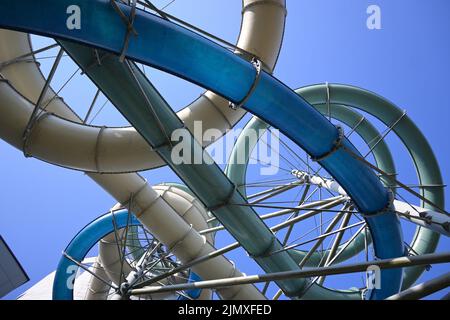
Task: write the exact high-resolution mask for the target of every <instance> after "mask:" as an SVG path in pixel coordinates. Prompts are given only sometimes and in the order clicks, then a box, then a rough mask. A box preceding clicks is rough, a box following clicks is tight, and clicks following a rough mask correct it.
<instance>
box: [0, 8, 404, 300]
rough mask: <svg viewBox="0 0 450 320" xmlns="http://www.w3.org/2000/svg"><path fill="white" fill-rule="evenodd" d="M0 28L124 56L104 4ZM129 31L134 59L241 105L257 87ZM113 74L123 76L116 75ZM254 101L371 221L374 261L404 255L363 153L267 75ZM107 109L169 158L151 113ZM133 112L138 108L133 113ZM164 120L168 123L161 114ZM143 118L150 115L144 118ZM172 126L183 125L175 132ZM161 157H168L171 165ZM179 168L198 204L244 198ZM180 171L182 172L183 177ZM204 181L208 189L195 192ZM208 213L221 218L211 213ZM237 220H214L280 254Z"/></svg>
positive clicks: (169, 32)
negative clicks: (74, 15)
mask: <svg viewBox="0 0 450 320" xmlns="http://www.w3.org/2000/svg"><path fill="white" fill-rule="evenodd" d="M117 5H118V6H119V7H120V9H121V10H122V11H123V13H124V14H125V15H126V16H129V15H130V11H131V10H130V7H128V6H126V5H123V4H120V3H117ZM73 6H77V7H78V8H80V12H81V23H80V29H71V28H68V25H67V19H68V17H69V15H68V14H67V12H68V8H69V7H72V8H73ZM69 12H70V11H69ZM0 27H3V28H9V29H15V30H20V31H25V32H29V33H35V34H41V35H44V36H50V37H54V38H57V39H59V40H70V41H74V42H78V43H82V44H84V45H88V46H92V47H96V48H99V49H104V50H106V51H110V52H113V53H116V54H121V53H122V52H123V49H124V39H125V35H126V32H127V28H126V26H125V24H124V22H123V21H122V19H121V17H120V16H119V15H118V13H117V12H116V11H115V10H114V8H113V6H112V5H111V3H110V1H105V0H103V1H102V0H78V1H68V0H43V1H39V2H36V1H31V0H22V1H15V2H1V3H0ZM134 28H135V30H136V31H137V33H138V36H136V37H134V36H132V37H131V40H130V43H129V46H128V48H126V49H127V50H126V52H125V54H126V56H127V57H128V58H129V59H131V60H134V61H138V62H142V63H144V64H147V65H149V66H153V67H156V68H158V69H161V70H164V71H167V72H169V73H172V74H174V75H176V76H179V77H181V78H184V79H186V80H189V81H191V82H193V83H196V84H198V85H201V86H202V87H205V88H207V89H209V90H211V91H213V92H215V93H217V94H220V95H221V96H223V97H225V98H227V99H228V100H230V101H232V102H234V103H237V104H239V103H240V102H241V101H243V100H245V98H246V97H247V96H248V94H249V92H250V91H251V90H250V89H251V88H253V86H254V83H255V79H256V78H257V71H256V70H255V68H254V65H253V64H252V63H250V62H248V61H246V60H244V59H242V58H240V57H238V56H236V55H235V54H233V53H231V52H230V51H228V50H226V49H225V48H223V47H220V46H219V45H217V44H215V43H213V42H212V41H210V40H208V39H206V38H204V37H202V36H200V35H198V34H195V33H193V32H191V31H189V30H187V29H184V28H182V27H180V26H177V25H175V24H173V23H170V22H168V21H166V20H164V19H162V18H159V17H157V16H155V15H152V14H149V13H146V12H143V11H140V10H138V11H137V13H136V18H135V21H134ZM69 51H70V50H69ZM70 53H72V52H70ZM72 56H73V54H72ZM75 60H76V59H75ZM136 69H137V68H136ZM118 75H119V76H120V75H121V74H120V73H118ZM121 80H122V79H121V78H120V77H118V78H117V77H113V78H111V77H110V78H109V79H105V83H103V85H102V86H100V87H101V88H102V89H103V87H105V86H107V85H110V86H114V85H116V90H120V87H121V84H120V81H121ZM122 85H124V83H122ZM103 91H105V90H104V89H103ZM251 93H252V94H251V95H250V96H249V98H248V99H247V100H246V103H245V105H244V108H245V109H246V110H248V111H250V112H252V113H253V114H255V115H257V116H258V117H259V118H261V119H263V120H264V121H266V122H267V123H269V124H271V125H272V126H274V127H276V128H278V129H280V131H281V132H282V133H284V134H285V135H286V136H287V137H288V138H290V139H291V140H293V141H294V142H295V143H297V144H298V145H300V146H301V147H302V148H303V149H305V150H306V151H307V152H308V153H309V154H310V155H311V156H312V157H314V158H317V159H322V160H320V164H321V165H322V166H323V167H325V168H326V169H327V170H328V171H329V172H330V174H331V175H332V176H333V177H334V178H335V180H336V181H337V182H338V183H339V184H340V185H341V186H342V187H343V188H344V189H345V191H346V192H347V193H348V194H349V195H350V196H351V198H352V199H353V201H354V202H355V204H356V205H357V206H358V208H359V210H360V211H361V212H362V213H364V215H365V218H366V220H367V222H368V225H369V228H370V230H371V233H372V238H373V243H374V248H375V255H376V256H377V257H378V258H393V257H398V256H402V255H404V247H403V240H402V234H401V229H400V225H399V221H398V218H397V216H396V215H395V214H394V213H393V212H392V211H389V210H387V209H389V208H390V204H391V203H390V196H389V192H388V191H387V189H386V188H385V187H384V186H383V185H382V183H381V182H380V180H379V179H378V177H377V176H376V175H375V174H374V173H373V172H372V171H371V170H370V169H369V168H368V167H367V166H366V165H365V164H363V163H362V162H360V161H359V160H357V159H356V158H355V157H353V156H352V155H351V154H350V153H349V152H347V151H346V149H347V150H351V152H353V153H355V154H359V153H358V151H357V150H356V149H355V148H354V147H353V146H352V144H351V143H350V142H349V141H348V140H347V139H345V138H343V139H342V140H341V141H340V144H339V145H341V146H344V147H345V148H342V147H341V148H336V143H337V142H338V141H339V136H340V134H339V130H338V129H337V128H336V127H334V126H333V125H332V124H331V123H330V122H329V121H328V120H327V119H326V118H325V117H324V116H322V115H321V114H320V113H319V112H317V111H316V110H314V109H313V108H312V107H311V105H309V104H308V103H307V102H306V101H305V100H304V99H302V98H301V97H299V96H298V95H296V94H295V92H293V91H292V90H291V89H289V88H288V87H286V86H285V85H284V84H282V83H281V82H279V81H278V80H277V79H275V78H274V77H272V76H270V75H269V74H267V73H266V72H261V74H260V79H259V83H258V85H257V86H256V87H255V88H254V90H253V92H251ZM118 95H119V94H118ZM110 99H111V96H110ZM111 100H114V99H111ZM140 100H142V96H141V97H140ZM136 102H138V103H136ZM113 103H114V104H115V105H116V107H118V108H119V109H120V110H121V111H122V113H124V115H125V116H126V117H127V119H128V120H129V121H130V122H131V123H132V124H133V125H134V126H135V127H136V129H137V130H138V131H139V132H140V133H141V134H142V135H143V136H144V138H145V139H146V140H147V141H148V142H151V145H152V146H153V147H157V148H158V150H159V151H160V154H162V153H163V152H166V153H167V152H168V151H169V150H168V146H167V145H166V144H167V143H168V142H167V141H165V138H164V135H163V134H162V132H160V131H161V130H160V129H158V128H157V127H156V128H155V126H149V123H148V122H146V121H145V119H147V120H148V119H149V117H150V118H151V117H153V116H152V114H151V112H150V111H149V110H148V108H143V107H142V101H139V100H138V101H136V100H134V101H128V106H127V107H125V106H124V105H119V104H117V103H115V102H113ZM125 105H126V104H125ZM139 105H140V106H141V108H138V107H137V106H139ZM133 108H134V109H133ZM165 113H166V115H168V114H167V112H165ZM143 114H146V115H147V116H146V117H142V116H143ZM172 115H173V116H174V117H176V116H175V115H174V114H172ZM160 116H161V114H160ZM173 124H174V123H173V122H172V125H173ZM170 125H171V124H170V123H169V124H165V126H170ZM174 125H175V126H176V127H178V128H179V127H180V126H179V125H180V124H174ZM155 134H156V135H155ZM167 155H168V154H166V157H164V158H167ZM179 167H180V168H178V169H176V171H178V172H177V173H178V174H179V175H180V176H181V177H182V178H184V179H183V180H185V182H186V183H187V184H188V186H190V187H191V189H193V191H194V193H196V195H197V196H198V197H199V198H200V199H201V200H202V201H203V202H205V200H208V202H211V203H213V202H215V203H216V205H219V204H223V205H224V206H225V207H227V206H226V204H227V203H228V202H229V201H233V202H235V201H237V202H241V201H243V198H242V196H240V195H239V194H236V193H235V192H232V191H233V190H232V188H231V187H234V186H231V187H230V188H229V189H221V190H217V191H216V193H214V189H209V188H208V187H213V185H209V183H207V182H206V181H204V179H202V174H201V171H202V170H203V169H202V168H199V169H198V171H196V166H195V165H194V166H189V167H188V166H179ZM183 170H186V171H185V172H183ZM187 172H188V173H187ZM213 177H214V176H213ZM211 178H212V177H211ZM219 179H220V178H219ZM187 180H189V181H187ZM200 183H203V184H205V186H203V187H200ZM193 186H194V187H196V188H193ZM200 188H201V189H206V190H209V191H210V192H209V194H208V193H207V194H206V195H202V194H200V192H198V191H199V189H200ZM224 195H225V196H224ZM227 195H229V196H227ZM214 198H215V199H214ZM212 199H213V200H214V201H213V200H212ZM222 209H223V208H222ZM212 211H213V213H215V214H217V212H214V210H212ZM243 212H244V211H243V210H236V209H235V210H227V213H228V214H229V216H220V217H219V216H218V218H219V220H220V221H221V222H222V223H223V224H224V225H225V226H226V227H227V229H228V230H229V231H230V232H231V233H232V234H233V236H235V237H236V238H237V239H238V240H239V238H241V239H242V240H246V239H247V240H248V241H249V242H248V243H246V241H243V243H242V244H243V246H244V247H246V249H247V251H249V253H250V254H252V255H254V256H259V257H262V256H264V255H265V254H266V253H267V250H273V249H275V250H276V247H277V245H274V244H276V243H277V241H274V239H273V237H272V236H269V235H268V234H267V233H266V232H265V231H264V230H267V227H266V226H265V225H264V224H263V223H262V222H261V221H260V220H258V219H257V218H251V217H250V218H249V221H252V222H257V221H260V222H259V223H258V222H257V223H256V225H253V228H250V224H249V225H247V227H245V221H243V219H242V218H243V217H245V218H246V216H242V213H243ZM226 222H227V223H226ZM246 230H247V231H248V230H253V232H254V233H255V234H258V233H259V232H260V231H261V233H260V236H262V237H259V238H256V240H255V237H252V235H251V234H248V233H246ZM264 235H265V236H264ZM275 256H277V255H275ZM280 257H281V256H280ZM256 260H257V261H258V259H256ZM262 260H264V261H265V262H266V264H265V267H264V269H265V270H266V271H272V272H274V271H282V270H285V268H295V267H297V265H296V264H295V262H293V261H291V260H289V258H286V260H283V259H279V260H277V259H267V258H262ZM260 264H261V262H260ZM401 274H402V271H401V270H398V269H396V270H389V271H383V273H382V281H381V285H382V289H381V290H374V291H373V292H372V293H371V296H370V298H373V299H382V298H385V297H387V296H390V295H392V294H394V293H396V292H398V291H399V289H400V286H401V279H402V276H401ZM282 287H283V289H284V290H285V292H286V293H287V294H292V295H295V294H300V293H301V292H300V291H301V290H302V289H303V288H304V284H301V281H299V279H297V280H294V281H290V282H289V283H285V284H283V286H282Z"/></svg>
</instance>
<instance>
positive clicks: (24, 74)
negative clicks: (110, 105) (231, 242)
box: [0, 0, 286, 173]
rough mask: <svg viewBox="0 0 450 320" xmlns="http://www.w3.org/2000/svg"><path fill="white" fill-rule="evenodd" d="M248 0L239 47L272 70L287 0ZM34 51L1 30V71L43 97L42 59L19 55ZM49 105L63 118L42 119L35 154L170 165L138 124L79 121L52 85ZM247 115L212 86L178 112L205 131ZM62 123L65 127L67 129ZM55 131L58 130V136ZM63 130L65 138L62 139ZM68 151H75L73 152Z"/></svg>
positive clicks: (79, 161)
mask: <svg viewBox="0 0 450 320" xmlns="http://www.w3.org/2000/svg"><path fill="white" fill-rule="evenodd" d="M242 4H243V8H242V25H241V31H240V34H239V39H238V42H237V46H238V47H239V48H242V49H243V50H245V51H247V52H251V53H253V54H254V55H255V56H258V57H259V59H261V61H263V62H264V66H265V68H266V70H267V71H270V72H271V71H272V70H273V69H274V67H275V64H276V61H277V59H278V55H279V52H280V48H281V44H282V38H283V34H284V24H285V18H286V7H285V0H270V1H267V0H243V1H242ZM30 52H32V48H31V45H30V39H29V37H28V36H27V34H24V33H19V32H15V31H9V30H0V74H1V75H3V77H4V78H5V79H8V81H9V82H10V83H11V85H12V86H13V87H15V88H16V90H17V91H19V92H20V93H21V94H22V95H24V97H25V98H26V99H27V100H30V101H37V99H38V97H39V95H40V92H41V91H42V87H43V86H44V83H45V78H44V77H43V75H42V73H41V71H40V69H39V65H38V62H37V61H36V60H35V59H34V57H29V58H26V59H19V60H14V59H15V58H16V57H20V56H23V55H26V54H29V53H30ZM7 62H9V63H7ZM3 95H7V93H5V94H3V93H2V94H0V105H4V100H3V103H2V101H1V98H2V96H3ZM47 104H48V106H47V109H46V110H47V111H48V112H51V113H55V114H56V115H58V116H59V117H58V116H56V115H47V116H46V121H45V124H43V123H42V122H38V123H37V124H36V126H35V128H34V130H33V132H32V133H31V134H30V138H29V141H28V144H27V145H28V147H27V150H26V152H27V154H28V155H29V156H33V157H36V158H39V159H42V160H44V161H46V162H50V163H54V164H57V165H59V166H63V167H68V168H72V169H76V170H82V171H85V172H102V173H124V172H135V171H141V170H146V169H151V168H154V167H158V166H161V165H163V164H164V163H163V162H162V161H161V159H160V158H159V157H158V155H157V154H156V153H155V152H154V151H152V150H151V149H150V148H149V147H148V144H147V143H146V142H145V140H144V139H142V137H141V136H140V135H139V134H138V133H137V132H136V130H135V129H134V128H132V127H130V128H100V127H94V126H88V125H85V126H82V125H80V124H78V123H79V122H81V121H80V119H79V118H78V116H77V115H76V114H75V113H74V112H73V111H72V110H71V109H70V108H69V106H68V105H67V104H66V103H65V102H64V100H62V99H61V98H59V97H58V96H56V98H55V92H54V91H53V90H51V89H50V90H48V92H47V94H46V96H45V99H44V103H43V105H47ZM243 115H244V110H232V109H230V108H229V107H228V101H226V100H225V99H223V98H221V97H219V96H218V95H216V94H214V93H212V92H210V91H208V92H205V93H204V94H203V95H201V96H200V97H199V98H198V99H197V100H196V101H194V102H193V103H192V104H190V105H189V106H187V107H186V108H184V109H183V110H181V111H180V112H178V116H179V117H180V119H181V120H182V121H183V122H184V123H185V124H186V126H187V127H188V128H190V129H192V127H193V124H194V121H202V123H203V128H204V130H207V129H210V128H215V129H218V130H220V131H221V132H222V133H224V132H226V130H228V129H231V128H232V127H233V126H234V125H235V124H236V122H237V121H239V120H240V119H241V118H242V116H243ZM60 117H62V118H63V119H67V120H71V121H73V122H67V121H64V120H63V119H61V118H60ZM26 118H29V115H28V116H26ZM4 120H5V122H6V119H4ZM0 121H1V120H0ZM5 125H6V124H5ZM2 127H4V124H3V123H2ZM62 127H64V130H61V129H62ZM0 130H1V129H0ZM55 130H57V131H58V133H57V134H56V135H55ZM60 135H64V138H62V137H61V139H60V138H57V137H60ZM49 141H51V143H49ZM207 143H209V142H205V146H206V144H207ZM50 146H51V147H50ZM61 150H66V152H60V151H61ZM67 150H70V151H71V152H69V153H67ZM92 150H95V151H92ZM80 155H83V156H80ZM86 155H89V156H86Z"/></svg>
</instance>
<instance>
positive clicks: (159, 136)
mask: <svg viewBox="0 0 450 320" xmlns="http://www.w3.org/2000/svg"><path fill="white" fill-rule="evenodd" d="M64 47H65V49H66V50H67V51H68V52H70V53H71V54H72V56H73V57H74V58H75V60H76V61H77V62H78V63H79V64H80V65H82V66H83V65H85V63H88V61H89V52H85V53H84V56H83V53H82V50H81V48H79V46H77V45H70V44H68V43H64ZM75 54H76V55H77V57H75ZM110 60H111V59H107V60H105V61H104V62H103V63H102V68H101V69H102V72H98V70H97V71H90V70H89V71H88V74H89V75H90V76H91V77H92V79H93V80H94V82H96V83H97V85H99V86H100V87H102V88H103V90H105V92H110V93H112V94H114V93H115V92H117V90H111V89H109V88H108V85H109V84H108V83H107V81H105V80H104V79H111V78H112V75H113V74H112V73H111V74H108V70H109V68H111V66H114V63H116V65H115V66H114V68H112V69H114V70H115V73H114V75H115V76H116V77H117V76H118V74H119V73H118V70H120V68H125V67H124V66H122V65H120V63H119V62H117V60H116V59H115V58H114V59H113V61H112V62H111V61H110ZM93 70H94V69H93ZM125 70H126V69H125ZM135 72H136V73H138V70H135ZM120 78H121V79H127V77H126V73H125V72H122V74H121V77H120ZM128 78H129V76H128ZM102 82H103V83H107V85H106V86H104V85H103V86H102ZM131 82H132V79H129V81H124V83H127V84H128V83H131ZM141 85H142V86H143V87H144V88H145V89H147V87H148V85H147V86H145V79H142V78H141ZM124 86H126V85H124ZM108 89H109V90H108ZM150 89H152V90H153V92H152V91H151V90H150V91H149V90H148V89H147V92H148V93H147V94H148V96H149V97H150V96H151V97H153V98H152V104H153V105H154V107H155V108H156V109H158V110H159V111H160V109H161V104H164V101H163V100H161V99H160V101H157V100H156V99H155V97H156V98H157V97H158V96H157V93H156V92H155V91H154V88H151V87H150ZM137 90H138V88H136V89H135V90H132V89H131V88H130V89H127V88H126V87H123V88H122V92H121V94H120V97H116V98H113V97H112V96H111V95H110V99H111V100H112V101H114V102H116V104H117V101H120V100H118V99H123V100H122V105H126V101H133V100H135V99H134V98H133V97H132V95H130V96H128V95H126V96H125V92H137ZM116 95H117V94H116ZM134 105H138V102H137V101H135V102H134ZM166 110H170V109H169V108H168V107H167V106H166ZM159 111H157V112H159ZM138 113H139V112H137V113H135V115H136V114H138ZM159 113H160V114H159V116H158V117H159V120H160V121H161V123H164V124H168V126H166V127H165V130H166V131H167V132H172V131H173V130H175V129H176V128H181V124H178V126H177V124H176V123H175V124H172V127H171V126H170V125H171V122H172V123H174V120H173V119H174V118H170V115H171V113H170V111H168V112H166V113H168V114H161V112H159ZM135 115H134V116H135ZM129 119H130V118H129ZM138 119H140V121H144V122H145V123H147V124H148V125H150V127H152V128H158V123H157V121H156V119H155V118H150V117H149V116H148V115H144V114H139V116H135V118H133V120H134V121H136V120H138ZM133 120H131V122H133ZM152 123H153V125H152ZM156 131H157V129H156ZM149 136H150V137H151V138H148V139H149V140H150V141H151V143H152V144H153V145H158V144H159V145H163V142H164V134H163V132H159V133H158V132H152V133H151V135H149ZM152 139H153V140H152ZM166 149H168V150H169V152H166V154H165V155H164V152H165V151H163V150H166ZM160 150H161V151H160V152H161V156H162V157H163V158H164V159H167V161H168V162H169V163H170V161H171V157H170V156H171V153H170V148H169V146H167V147H165V146H162V147H160ZM172 167H173V169H174V170H175V171H176V172H177V173H178V174H179V175H180V176H181V177H182V178H184V180H185V181H186V183H187V184H188V185H189V186H190V187H191V188H192V189H193V191H194V192H195V191H197V192H198V193H197V194H198V196H199V198H200V199H201V200H202V201H204V202H205V203H206V204H209V205H210V206H213V207H214V206H215V203H214V200H213V202H211V200H209V199H207V198H205V197H204V195H206V194H208V193H209V194H210V195H211V194H213V192H211V190H230V188H229V187H228V188H226V187H225V188H224V187H223V185H225V184H224V183H223V185H222V186H220V184H219V183H220V181H221V178H220V175H217V174H214V173H213V172H212V171H211V170H210V169H211V168H213V167H212V166H210V167H209V168H208V166H206V170H205V171H209V173H208V172H206V173H205V172H202V171H201V170H200V169H198V168H199V167H200V166H199V165H195V166H188V167H186V166H174V165H172ZM192 167H197V169H195V171H197V173H196V175H197V176H200V177H201V176H203V177H204V181H202V182H201V183H198V182H197V185H198V186H197V185H196V183H195V182H194V183H192V181H195V180H198V179H199V178H198V177H195V176H194V175H193V174H192V173H189V169H190V168H192ZM180 168H181V169H180ZM216 169H217V170H216V172H220V170H219V169H218V168H216ZM195 171H194V172H195ZM213 176H214V177H216V178H215V179H211V177H213ZM190 181H191V183H190ZM206 181H208V182H209V181H214V183H216V185H214V186H212V185H209V184H208V182H206ZM222 181H225V180H223V179H222ZM225 183H226V182H225ZM225 186H226V185H225ZM201 188H206V189H201ZM219 194H220V195H219V196H222V194H223V192H219ZM202 195H203V198H202ZM212 197H217V195H214V194H213V195H212ZM208 201H209V203H208ZM236 201H238V199H236V200H235V201H233V203H236ZM216 203H217V202H216ZM220 203H224V201H222V202H219V204H220ZM217 211H218V210H217ZM233 211H234V212H231V214H233V213H235V211H236V209H234V210H233ZM213 212H214V210H213ZM214 213H215V214H216V215H218V214H219V215H220V213H217V212H214ZM225 216H226V217H230V214H227V215H225ZM243 217H246V218H248V217H250V215H249V214H246V215H243ZM220 220H222V223H223V224H224V225H225V226H227V227H228V228H229V230H230V229H231V230H233V229H232V228H235V230H236V229H238V228H241V230H242V229H243V228H242V224H244V223H243V221H242V219H241V221H240V224H239V226H237V227H236V226H233V225H232V222H231V223H230V222H228V223H227V222H225V221H223V220H224V218H222V219H220ZM256 221H257V220H256ZM230 225H231V228H230ZM249 226H250V227H249V228H248V229H247V230H248V231H246V232H245V234H244V235H246V236H248V235H249V234H251V232H252V230H253V229H255V228H254V222H250V223H249ZM235 237H236V238H238V237H239V235H237V236H236V234H235ZM241 239H243V238H242V236H241ZM238 240H239V238H238ZM240 242H241V243H242V244H243V246H244V247H246V243H248V240H247V242H245V239H243V240H241V241H240ZM248 248H249V246H248V245H247V250H249V249H248ZM251 249H252V248H251V247H250V250H251ZM268 249H269V247H266V250H268ZM275 250H276V249H275ZM254 255H255V254H254ZM276 258H277V259H276V260H277V262H278V263H280V262H281V261H282V260H281V259H283V257H276ZM284 259H286V258H284ZM256 260H257V261H258V262H259V263H260V264H261V260H262V262H263V263H264V261H263V259H256ZM267 260H269V259H267ZM263 266H264V264H263ZM285 291H286V289H285Z"/></svg>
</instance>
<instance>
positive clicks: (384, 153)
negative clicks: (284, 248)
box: [225, 105, 395, 290]
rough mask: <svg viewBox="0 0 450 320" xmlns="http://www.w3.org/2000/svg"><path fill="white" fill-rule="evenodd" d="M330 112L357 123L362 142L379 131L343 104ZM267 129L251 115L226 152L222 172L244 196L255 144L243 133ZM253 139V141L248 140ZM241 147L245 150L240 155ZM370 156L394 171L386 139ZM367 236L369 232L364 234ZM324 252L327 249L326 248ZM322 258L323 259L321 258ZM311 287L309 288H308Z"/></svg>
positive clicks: (346, 254) (358, 243)
mask: <svg viewBox="0 0 450 320" xmlns="http://www.w3.org/2000/svg"><path fill="white" fill-rule="evenodd" d="M314 107H315V108H316V109H317V110H319V111H320V112H321V113H322V114H328V106H324V107H322V106H320V107H319V106H314ZM330 111H331V117H332V118H334V119H336V120H339V121H341V122H343V123H344V124H346V125H348V126H349V127H354V126H355V124H359V125H358V126H357V128H356V129H355V132H356V133H357V134H359V135H360V136H361V138H362V139H363V140H364V141H365V142H366V143H370V142H372V143H373V142H374V141H376V140H374V138H376V137H379V132H378V131H377V129H376V128H375V127H374V126H373V125H372V124H371V123H370V122H369V121H367V120H366V119H363V117H362V116H361V115H360V114H359V113H357V112H355V111H353V110H351V109H349V108H347V107H345V106H339V105H331V106H330ZM267 128H268V125H267V123H265V122H264V121H262V120H260V119H258V118H257V117H253V118H252V119H251V120H250V121H249V123H248V124H247V125H246V126H245V128H244V130H243V131H242V135H241V136H239V137H238V139H237V141H236V144H235V146H234V148H233V151H232V153H231V155H230V160H229V162H228V166H227V167H226V169H225V173H226V175H227V176H228V177H229V178H230V180H231V181H233V183H234V184H235V185H238V186H244V187H241V188H239V191H240V192H241V193H242V194H243V195H244V196H245V197H246V190H245V185H246V172H247V166H248V163H249V160H250V156H251V153H252V150H253V149H254V148H255V147H256V144H254V145H250V144H249V141H248V139H246V135H245V132H246V131H247V130H249V131H252V132H258V133H262V132H264V131H265V130H266V129H267ZM252 142H255V143H256V142H257V141H252ZM242 150H245V153H244V154H242ZM238 157H241V159H243V160H245V163H244V164H241V163H238V162H237V161H236V160H237V159H238ZM374 157H375V161H376V163H379V164H380V165H379V167H380V168H382V169H383V170H385V171H386V172H395V167H394V162H393V159H392V155H391V153H390V151H389V149H388V147H387V145H386V142H385V141H384V140H383V141H381V142H380V143H378V145H377V146H376V148H375V149H374ZM368 236H370V235H368ZM365 237H366V235H365V231H362V232H361V233H360V234H359V235H358V236H357V237H356V238H355V239H354V240H353V241H352V243H351V244H349V245H348V246H347V249H346V250H345V251H343V253H342V254H341V255H340V256H339V258H337V259H336V261H335V263H340V262H343V261H345V260H348V259H350V258H352V257H353V256H355V255H356V254H358V253H359V252H361V251H362V250H364V245H365V244H364V241H365ZM344 245H345V244H342V245H341V246H340V248H342V247H343V246H344ZM340 248H339V249H338V252H339V251H340ZM327 252H328V251H327ZM290 254H291V255H293V256H294V257H295V259H296V260H297V261H299V262H300V261H301V260H302V259H303V257H304V256H305V255H306V252H304V251H301V250H291V251H290ZM326 256H327V253H325V257H326ZM322 257H323V254H322V253H317V252H315V253H314V254H313V255H312V256H311V257H310V258H309V259H308V262H306V264H305V266H310V267H312V266H317V265H319V262H320V261H321V260H322ZM324 259H326V258H324ZM310 290H311V289H310Z"/></svg>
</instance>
